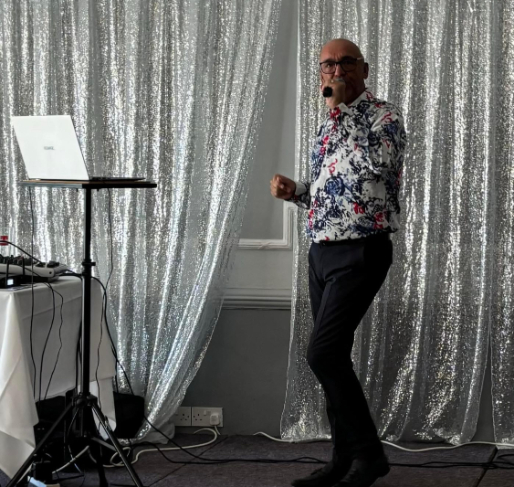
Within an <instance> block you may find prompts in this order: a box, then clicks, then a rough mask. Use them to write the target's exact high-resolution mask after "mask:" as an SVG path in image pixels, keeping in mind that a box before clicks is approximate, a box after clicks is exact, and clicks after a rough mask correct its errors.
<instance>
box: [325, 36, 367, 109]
mask: <svg viewBox="0 0 514 487" xmlns="http://www.w3.org/2000/svg"><path fill="white" fill-rule="evenodd" d="M361 57H362V54H361V53H360V51H359V49H358V48H357V46H355V44H353V43H351V42H348V41H344V40H339V39H338V40H334V41H331V42H328V43H327V44H325V46H323V49H322V50H321V54H320V62H321V63H322V62H325V61H341V60H343V59H344V58H347V59H348V61H352V60H355V59H358V58H361ZM368 69H369V68H368V64H367V63H365V62H364V60H363V59H358V60H357V61H356V62H355V64H354V65H353V66H351V67H350V69H349V70H348V71H347V70H345V69H343V68H342V67H341V65H340V64H337V65H336V70H335V72H334V73H332V74H326V73H323V72H322V71H321V70H320V73H321V81H322V84H323V83H324V84H327V83H328V82H329V81H330V80H331V79H332V78H343V79H344V81H345V83H346V91H345V99H344V102H345V103H346V104H348V103H351V102H352V101H353V100H355V99H356V98H357V97H358V96H359V95H360V94H361V93H362V92H363V91H364V89H365V88H366V85H365V83H364V80H365V79H367V77H368Z"/></svg>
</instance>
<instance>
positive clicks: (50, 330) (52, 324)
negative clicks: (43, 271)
mask: <svg viewBox="0 0 514 487" xmlns="http://www.w3.org/2000/svg"><path fill="white" fill-rule="evenodd" d="M45 284H46V285H47V286H48V287H49V288H50V290H51V291H52V302H53V312H52V321H51V323H50V328H49V330H48V333H47V335H46V339H45V344H44V345H43V351H42V353H41V367H40V369H39V402H41V388H42V385H43V363H44V360H45V353H46V347H47V345H48V340H49V339H50V335H51V334H52V329H53V327H54V321H55V291H54V289H53V287H52V285H51V284H49V283H47V282H45Z"/></svg>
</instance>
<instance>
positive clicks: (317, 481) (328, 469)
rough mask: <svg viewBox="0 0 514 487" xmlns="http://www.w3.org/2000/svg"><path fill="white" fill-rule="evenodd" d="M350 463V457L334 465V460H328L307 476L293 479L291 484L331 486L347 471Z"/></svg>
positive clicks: (312, 486) (295, 485)
mask: <svg viewBox="0 0 514 487" xmlns="http://www.w3.org/2000/svg"><path fill="white" fill-rule="evenodd" d="M351 465H352V460H351V459H350V458H347V459H343V460H342V461H341V462H338V463H337V465H334V462H328V463H327V464H326V465H325V466H324V467H323V468H318V469H317V470H314V472H312V473H311V474H310V475H308V476H307V477H303V478H301V479H296V480H293V481H292V482H291V485H293V486H294V487H332V486H333V485H334V484H335V483H336V482H337V481H339V480H341V479H342V478H343V477H344V476H345V475H346V474H347V473H348V471H349V470H350V467H351Z"/></svg>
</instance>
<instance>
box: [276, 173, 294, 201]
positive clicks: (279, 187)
mask: <svg viewBox="0 0 514 487" xmlns="http://www.w3.org/2000/svg"><path fill="white" fill-rule="evenodd" d="M270 188H271V194H272V195H273V196H274V197H275V198H279V199H281V200H288V199H289V198H291V197H292V196H293V195H294V193H295V191H296V183H295V182H294V181H293V180H292V179H289V178H286V177H285V176H282V175H281V174H275V175H274V176H273V179H272V180H271V181H270Z"/></svg>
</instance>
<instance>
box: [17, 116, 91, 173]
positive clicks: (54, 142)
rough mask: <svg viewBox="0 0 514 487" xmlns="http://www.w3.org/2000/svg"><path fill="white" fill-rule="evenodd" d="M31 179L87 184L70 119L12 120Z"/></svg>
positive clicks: (56, 117)
mask: <svg viewBox="0 0 514 487" xmlns="http://www.w3.org/2000/svg"><path fill="white" fill-rule="evenodd" d="M12 125H13V127H14V132H15V134H16V139H17V141H18V146H19V147H20V151H21V155H22V157H23V162H24V163H25V168H26V170H27V174H28V176H29V178H30V179H50V180H62V179H71V180H82V181H83V180H88V179H89V175H88V172H87V169H86V164H85V162H84V157H83V156H82V152H81V150H80V146H79V142H78V139H77V134H76V132H75V127H74V126H73V122H72V120H71V116H70V115H49V116H34V117H12Z"/></svg>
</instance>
